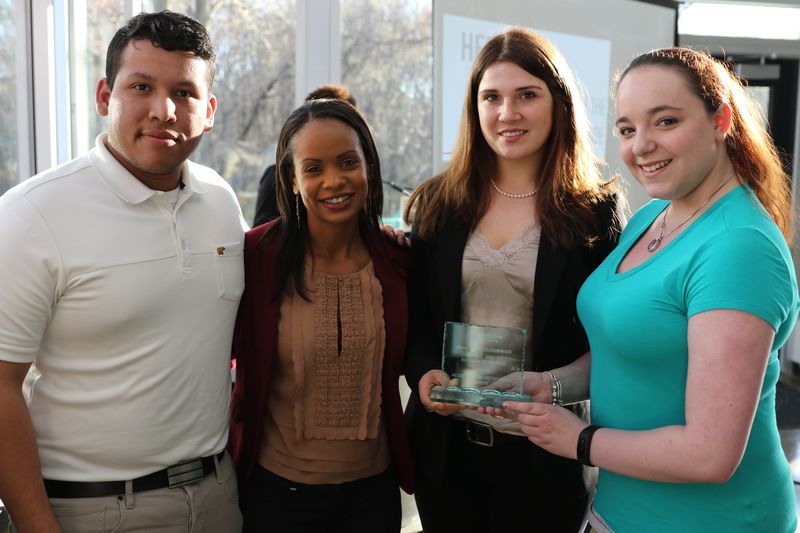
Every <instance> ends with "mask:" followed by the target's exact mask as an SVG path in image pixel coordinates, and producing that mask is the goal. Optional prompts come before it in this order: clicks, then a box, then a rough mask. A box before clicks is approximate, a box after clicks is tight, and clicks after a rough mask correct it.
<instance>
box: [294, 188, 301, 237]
mask: <svg viewBox="0 0 800 533" xmlns="http://www.w3.org/2000/svg"><path fill="white" fill-rule="evenodd" d="M294 214H295V215H297V229H300V195H299V194H298V193H294Z"/></svg>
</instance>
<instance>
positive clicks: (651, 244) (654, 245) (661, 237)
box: [647, 174, 736, 254]
mask: <svg viewBox="0 0 800 533" xmlns="http://www.w3.org/2000/svg"><path fill="white" fill-rule="evenodd" d="M734 176H736V174H733V175H732V176H731V177H730V178H728V179H726V180H725V181H723V182H722V185H720V186H719V187H717V188H716V189H714V192H712V193H711V194H710V195H709V196H708V198H706V199H705V201H704V202H703V203H702V204H700V207H698V208H697V209H695V210H694V213H692V214H691V215H689V216H688V217H687V218H686V220H684V221H683V222H681V223H680V224H678V225H677V226H675V227H674V228H672V229H671V230H669V231H668V232H667V233H666V234H664V227H665V226H666V225H667V215H668V214H669V210H670V208H671V207H672V203H670V204H669V205H668V206H667V209H666V210H665V211H664V218H663V219H661V227H660V229H659V232H658V237H656V238H655V239H653V240H652V241H650V242H649V243H648V245H647V251H648V252H650V253H651V254H652V253H653V252H655V251H656V250H658V247H659V246H661V241H663V240H664V238H665V237H669V236H670V235H672V234H673V233H675V232H676V231H678V230H679V229H680V228H681V227H683V225H684V224H686V223H687V222H689V221H690V220H692V219H693V218H694V216H695V215H696V214H697V213H699V212H700V210H701V209H703V208H704V207H705V206H706V205H707V204H708V202H710V201H711V199H712V198H713V197H714V195H716V194H717V193H718V192H719V191H721V190H722V188H723V187H724V186H725V185H727V184H728V182H729V181H731V180H732V179H733V178H734Z"/></svg>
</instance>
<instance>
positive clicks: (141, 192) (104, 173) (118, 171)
mask: <svg viewBox="0 0 800 533" xmlns="http://www.w3.org/2000/svg"><path fill="white" fill-rule="evenodd" d="M107 139H108V134H107V133H101V134H100V135H98V136H97V138H96V139H95V147H94V149H93V150H91V151H90V152H89V160H90V161H91V163H92V166H94V168H95V170H97V172H98V173H99V174H100V176H101V177H102V178H103V180H104V181H105V182H106V183H107V184H108V186H109V187H110V188H111V190H113V191H114V193H115V194H116V195H117V196H119V197H120V198H122V199H123V200H125V201H126V202H129V203H132V204H140V203H142V202H144V201H146V200H149V199H150V198H151V197H152V196H153V195H154V194H155V193H156V192H158V191H155V190H153V189H151V188H150V187H148V186H147V185H145V184H144V183H142V182H141V181H139V180H138V179H137V178H136V176H134V175H133V174H131V173H130V172H129V171H128V169H126V168H125V167H124V166H122V163H120V162H119V161H118V160H117V158H116V157H114V156H113V155H112V153H111V152H109V151H108V148H106V144H105V143H106V140H107ZM181 180H182V181H183V184H184V188H183V190H182V191H181V194H182V195H185V196H191V195H192V194H205V193H206V190H205V188H204V187H203V184H202V183H201V182H200V181H199V180H198V179H197V178H196V177H195V176H194V173H193V172H192V171H191V163H189V162H188V161H184V162H183V165H182V167H181Z"/></svg>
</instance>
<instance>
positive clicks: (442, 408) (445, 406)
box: [419, 369, 465, 416]
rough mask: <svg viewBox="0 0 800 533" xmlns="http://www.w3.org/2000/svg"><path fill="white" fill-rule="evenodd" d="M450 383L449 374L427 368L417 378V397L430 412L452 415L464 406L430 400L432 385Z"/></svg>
mask: <svg viewBox="0 0 800 533" xmlns="http://www.w3.org/2000/svg"><path fill="white" fill-rule="evenodd" d="M449 385H450V376H448V375H447V374H446V373H445V372H444V371H442V370H437V369H434V370H429V371H428V372H426V373H425V375H423V376H422V377H421V378H420V380H419V399H420V401H421V402H422V405H423V406H424V407H425V409H427V410H428V411H430V412H433V413H437V414H440V415H442V416H447V415H452V414H453V413H455V412H456V411H460V410H462V409H465V406H463V405H459V404H454V403H442V402H434V401H431V390H433V388H434V387H437V386H442V387H447V386H449Z"/></svg>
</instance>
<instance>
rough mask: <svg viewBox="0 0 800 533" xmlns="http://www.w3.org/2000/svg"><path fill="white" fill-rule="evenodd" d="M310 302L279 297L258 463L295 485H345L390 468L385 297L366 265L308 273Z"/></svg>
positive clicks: (294, 296) (373, 274) (369, 265)
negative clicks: (384, 397) (384, 404)
mask: <svg viewBox="0 0 800 533" xmlns="http://www.w3.org/2000/svg"><path fill="white" fill-rule="evenodd" d="M306 274H307V278H306V279H307V286H308V287H309V293H308V295H309V298H310V299H311V302H309V301H307V300H304V299H303V298H301V297H300V296H299V295H297V294H293V295H292V296H290V297H285V298H284V299H283V302H282V303H281V315H280V320H279V321H278V360H277V361H276V362H275V370H274V376H273V384H272V391H271V395H270V400H269V407H268V415H267V420H266V423H265V426H264V433H265V434H264V437H265V438H264V444H263V446H262V449H261V454H260V457H259V463H260V464H261V466H263V467H264V468H266V469H267V470H269V471H271V472H273V473H275V474H277V475H279V476H281V477H284V478H286V479H290V480H292V481H296V482H299V483H307V484H323V483H343V482H347V481H353V480H356V479H361V478H364V477H368V476H371V475H376V474H379V473H381V472H383V471H384V470H385V469H386V468H387V467H388V466H389V463H390V461H391V459H390V454H389V447H388V442H387V438H386V431H385V429H384V427H383V424H381V416H380V415H381V410H380V409H381V371H382V367H383V353H384V344H385V339H386V335H385V330H384V322H383V296H382V291H381V285H380V283H379V281H378V279H377V278H376V277H375V272H374V270H373V267H372V262H370V263H369V264H367V266H366V267H364V268H363V269H362V270H360V271H359V272H356V273H353V274H345V275H333V274H326V273H323V272H312V271H311V269H310V268H309V269H307V271H306Z"/></svg>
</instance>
